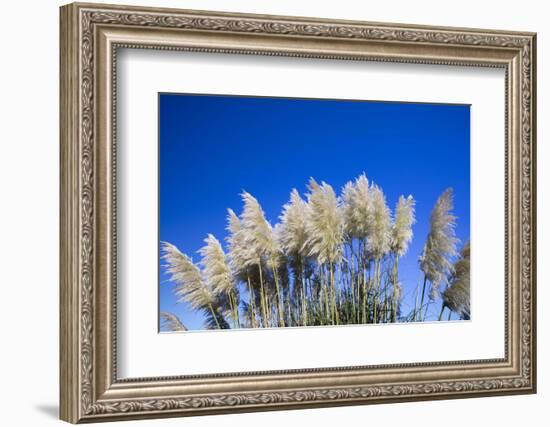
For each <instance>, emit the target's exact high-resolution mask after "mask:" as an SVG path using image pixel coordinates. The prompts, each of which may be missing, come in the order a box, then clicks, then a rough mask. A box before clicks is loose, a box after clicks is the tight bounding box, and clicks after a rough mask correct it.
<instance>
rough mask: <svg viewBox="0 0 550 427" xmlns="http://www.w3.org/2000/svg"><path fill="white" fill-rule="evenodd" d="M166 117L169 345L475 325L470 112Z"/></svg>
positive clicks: (182, 109)
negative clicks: (242, 332) (216, 338)
mask: <svg viewBox="0 0 550 427" xmlns="http://www.w3.org/2000/svg"><path fill="white" fill-rule="evenodd" d="M158 102H159V114H158V120H159V141H158V144H159V252H158V253H159V283H158V286H159V326H160V331H161V332H181V331H200V330H220V329H238V328H245V329H250V328H281V327H326V326H332V327H334V326H346V325H365V324H391V323H393V324H395V323H410V322H441V321H468V320H470V318H471V315H472V314H471V312H470V106H469V105H461V104H437V103H433V104H431V103H414V102H384V101H371V100H343V99H309V98H308V99H304V98H282V97H254V96H238V95H224V94H180V93H159V95H158ZM475 285H476V284H474V286H475Z"/></svg>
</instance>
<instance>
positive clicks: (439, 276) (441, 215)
mask: <svg viewBox="0 0 550 427" xmlns="http://www.w3.org/2000/svg"><path fill="white" fill-rule="evenodd" d="M452 209H453V190H452V188H448V189H446V190H445V191H444V192H443V193H442V194H441V196H439V198H438V199H437V202H436V203H435V206H434V208H433V209H432V213H431V215H430V231H429V233H428V237H427V239H426V243H425V244H424V248H423V250H422V255H421V256H420V259H419V263H420V269H421V270H422V272H423V273H424V285H423V287H422V297H421V299H420V310H422V306H423V304H424V294H425V291H426V282H427V281H429V282H430V283H431V285H432V288H431V291H430V300H434V299H436V298H437V297H438V296H439V289H440V286H441V283H442V282H443V281H444V280H445V279H446V277H447V275H448V274H449V273H450V272H452V270H453V265H452V263H451V257H453V256H455V255H456V244H457V242H458V239H457V238H456V236H455V230H454V228H455V221H456V217H455V216H454V215H452V214H451V211H452ZM428 306H429V302H428V304H427V305H426V308H425V314H424V318H421V319H420V320H424V319H425V317H426V314H427V312H428Z"/></svg>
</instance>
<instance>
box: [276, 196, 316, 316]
mask: <svg viewBox="0 0 550 427" xmlns="http://www.w3.org/2000/svg"><path fill="white" fill-rule="evenodd" d="M308 208H309V207H308V204H307V203H306V201H305V200H303V199H302V198H301V197H300V194H299V193H298V191H297V190H296V189H293V190H292V192H291V193H290V201H289V202H288V203H286V204H285V205H284V206H283V212H282V214H281V215H280V216H279V219H280V221H281V222H280V223H278V224H277V225H276V226H275V235H276V236H277V240H278V241H279V244H280V245H281V248H282V250H283V252H284V253H285V254H286V255H287V256H288V257H289V261H290V264H291V266H292V269H293V271H294V288H293V292H294V295H293V296H294V297H296V299H297V300H299V301H300V303H299V305H300V307H299V312H300V316H299V317H300V318H301V324H302V326H306V325H307V307H306V306H307V304H306V295H305V293H306V289H305V288H306V285H305V276H306V264H307V262H308V261H307V257H306V255H305V254H306V253H307V250H306V249H304V246H305V243H306V240H307V230H306V221H307V215H308ZM285 265H286V263H285ZM288 299H290V296H287V300H288ZM289 306H290V303H289V302H287V311H288V310H289ZM296 317H298V316H296Z"/></svg>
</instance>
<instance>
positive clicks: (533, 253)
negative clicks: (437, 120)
mask: <svg viewBox="0 0 550 427" xmlns="http://www.w3.org/2000/svg"><path fill="white" fill-rule="evenodd" d="M537 37H538V36H537V33H534V34H532V36H531V43H530V44H531V105H530V107H531V110H530V114H531V230H532V235H531V272H532V273H531V390H532V392H533V393H535V394H536V393H537V384H538V378H537V273H538V269H537Z"/></svg>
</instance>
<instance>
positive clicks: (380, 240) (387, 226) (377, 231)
mask: <svg viewBox="0 0 550 427" xmlns="http://www.w3.org/2000/svg"><path fill="white" fill-rule="evenodd" d="M369 193H370V198H371V203H372V223H371V224H370V229H369V233H368V236H367V237H368V247H369V252H370V253H371V254H372V256H373V257H374V258H375V259H381V258H382V257H383V256H384V255H386V254H387V253H388V252H389V251H390V244H391V213H390V209H389V208H388V205H387V204H386V196H385V195H384V193H383V191H382V189H381V188H380V187H378V186H376V185H373V186H371V187H370V191H369Z"/></svg>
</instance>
